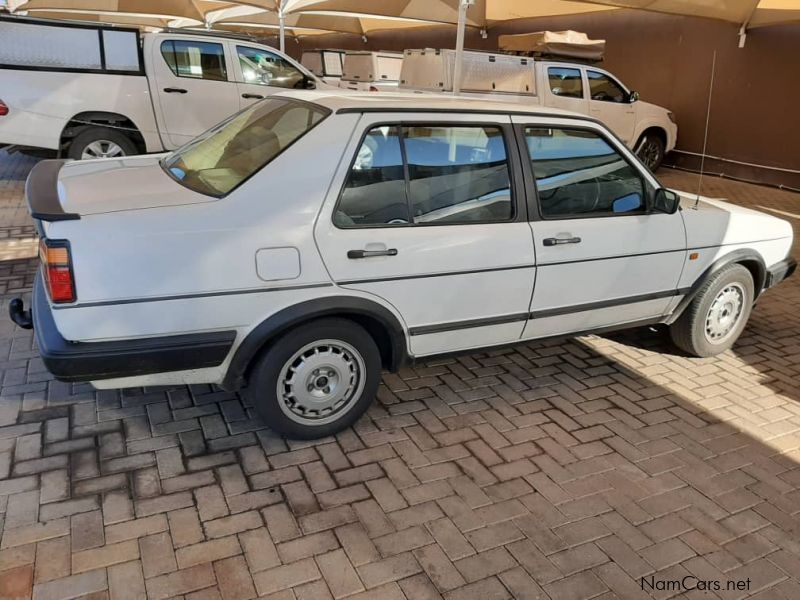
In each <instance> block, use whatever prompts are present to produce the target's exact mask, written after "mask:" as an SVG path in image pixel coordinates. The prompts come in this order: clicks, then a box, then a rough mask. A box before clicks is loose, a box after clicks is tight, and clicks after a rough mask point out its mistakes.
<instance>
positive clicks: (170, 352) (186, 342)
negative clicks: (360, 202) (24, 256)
mask: <svg viewBox="0 0 800 600" xmlns="http://www.w3.org/2000/svg"><path fill="white" fill-rule="evenodd" d="M16 307H17V308H16V310H17V311H19V310H20V308H21V306H20V304H17V305H16ZM9 310H14V309H12V308H10V309H9ZM67 310H80V309H79V308H69V309H67ZM32 312H33V328H34V331H35V332H36V342H37V344H38V346H39V353H40V354H41V357H42V361H43V362H44V364H45V366H46V367H47V369H48V371H50V372H51V373H52V374H53V375H55V377H56V379H59V380H61V381H96V380H100V379H114V378H118V377H135V376H138V375H151V374H153V373H167V372H170V371H185V370H189V369H202V368H206V367H216V366H219V365H220V364H222V362H223V361H224V360H225V358H226V357H227V355H228V353H229V352H230V350H231V348H232V347H233V342H234V339H235V338H236V332H235V331H215V332H210V333H192V334H183V335H173V336H165V337H148V338H138V339H132V340H120V341H108V342H72V341H69V340H66V339H64V337H62V335H61V334H60V333H59V331H58V328H57V327H56V323H55V320H54V319H53V312H52V308H51V306H50V302H49V301H48V299H47V293H46V292H45V289H44V284H43V281H42V275H41V273H39V274H38V275H37V276H36V282H35V283H34V286H33V307H32ZM12 318H13V315H12Z"/></svg>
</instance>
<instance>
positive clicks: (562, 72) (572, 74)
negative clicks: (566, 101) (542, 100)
mask: <svg viewBox="0 0 800 600" xmlns="http://www.w3.org/2000/svg"><path fill="white" fill-rule="evenodd" d="M547 79H548V80H549V82H550V91H551V92H553V95H555V96H563V97H566V98H583V81H582V80H581V70H580V69H568V68H565V67H548V68H547Z"/></svg>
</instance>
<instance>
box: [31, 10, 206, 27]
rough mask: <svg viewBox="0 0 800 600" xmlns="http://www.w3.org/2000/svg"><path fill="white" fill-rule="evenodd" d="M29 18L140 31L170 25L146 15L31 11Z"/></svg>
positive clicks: (169, 21) (190, 22)
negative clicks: (118, 26)
mask: <svg viewBox="0 0 800 600" xmlns="http://www.w3.org/2000/svg"><path fill="white" fill-rule="evenodd" d="M30 16H32V17H36V18H37V19H53V20H58V21H81V22H85V23H98V24H108V25H120V26H123V27H139V28H141V29H150V30H158V29H163V28H165V27H170V26H171V25H172V22H173V19H172V18H163V17H153V16H147V15H117V14H98V13H91V12H87V13H83V12H79V11H74V12H55V11H46V10H45V11H31V13H30ZM183 25H184V26H194V27H198V26H201V25H202V22H201V21H197V20H195V19H188V18H184V19H183Z"/></svg>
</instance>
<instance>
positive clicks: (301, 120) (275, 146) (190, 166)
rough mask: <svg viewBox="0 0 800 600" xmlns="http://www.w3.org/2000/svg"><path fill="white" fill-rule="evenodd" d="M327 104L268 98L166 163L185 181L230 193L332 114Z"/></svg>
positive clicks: (208, 191)
mask: <svg viewBox="0 0 800 600" xmlns="http://www.w3.org/2000/svg"><path fill="white" fill-rule="evenodd" d="M328 113H329V111H328V110H327V109H325V108H323V107H321V106H317V105H315V104H310V103H306V102H299V101H296V100H289V99H284V98H268V99H266V100H263V101H262V102H259V103H257V104H254V105H253V106H252V107H251V108H249V109H248V110H245V111H242V112H240V113H237V114H235V115H233V116H232V117H230V118H228V119H227V120H225V121H223V122H222V123H220V124H219V125H217V126H216V127H214V128H213V129H210V130H209V131H207V132H205V133H204V134H202V135H201V136H200V137H198V138H195V139H194V140H192V141H191V142H189V143H188V144H186V145H185V146H183V147H182V148H178V149H177V150H175V152H173V153H172V154H170V155H168V156H167V157H166V158H164V160H163V161H162V166H163V168H164V169H166V170H167V172H168V173H169V174H170V175H171V176H172V177H173V179H175V180H176V181H178V182H179V183H181V184H182V185H184V186H186V187H188V188H189V189H192V190H195V191H196V192H200V193H201V194H207V195H209V196H224V195H225V194H227V193H228V192H230V191H231V190H233V189H234V188H235V187H236V186H238V185H239V184H240V183H242V182H243V181H245V180H246V179H247V178H249V177H250V176H251V175H253V174H254V173H255V172H256V171H259V170H260V169H261V168H262V167H264V166H265V165H266V164H267V163H269V162H271V161H272V160H273V159H274V158H275V157H276V156H278V155H279V154H281V153H282V152H283V151H284V150H286V148H288V147H289V146H290V145H291V144H292V143H294V142H295V141H296V140H297V139H299V138H300V137H302V136H303V135H305V134H306V133H307V132H308V131H310V130H311V129H312V128H313V127H314V126H315V125H316V124H317V123H319V122H320V121H321V120H322V119H323V118H325V117H326V116H327V115H328Z"/></svg>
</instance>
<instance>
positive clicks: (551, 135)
mask: <svg viewBox="0 0 800 600" xmlns="http://www.w3.org/2000/svg"><path fill="white" fill-rule="evenodd" d="M525 140H526V142H527V146H528V153H529V155H530V159H531V162H532V165H533V174H534V177H535V178H536V189H537V192H538V195H539V207H540V209H541V213H542V217H544V218H545V219H547V218H550V219H564V218H586V217H598V216H614V215H622V214H641V213H642V212H644V210H645V200H644V199H645V184H644V182H643V180H642V177H641V175H640V174H639V172H638V171H637V170H636V169H635V168H634V167H633V166H632V165H631V164H629V163H628V161H627V160H626V159H625V158H624V157H623V156H622V155H621V154H620V153H619V152H617V151H616V150H615V149H614V147H613V146H611V144H609V143H608V142H607V141H606V140H605V139H603V138H602V137H601V136H600V135H598V134H597V133H595V132H593V131H587V130H583V129H550V128H546V127H527V128H525Z"/></svg>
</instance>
